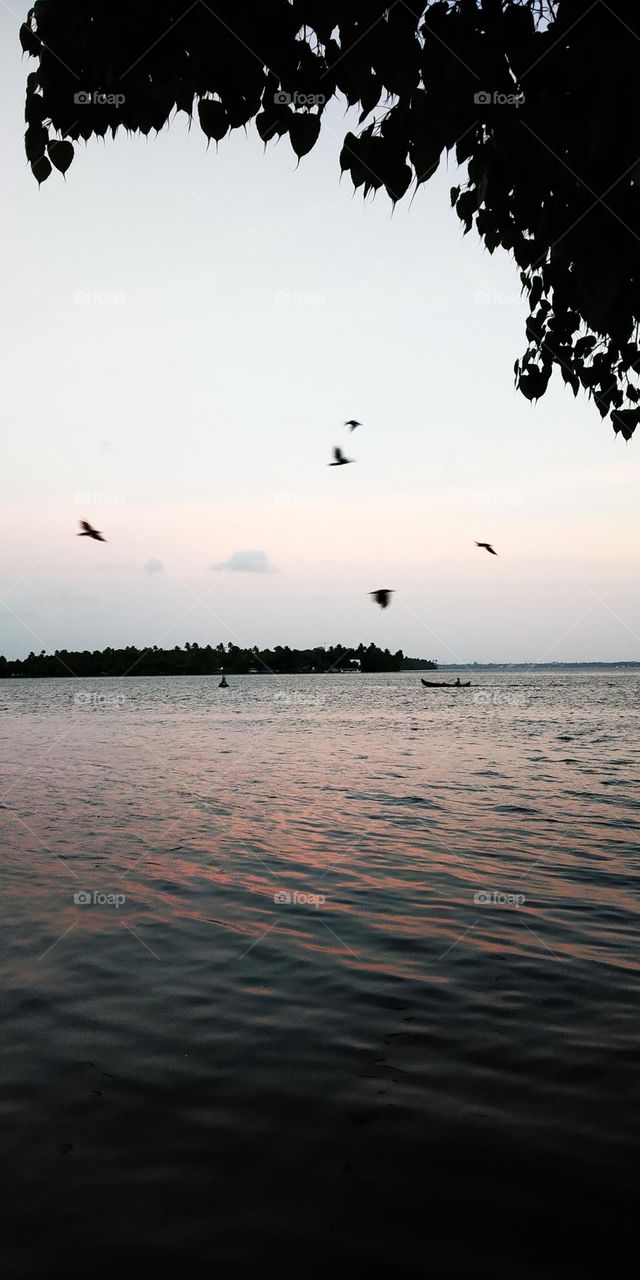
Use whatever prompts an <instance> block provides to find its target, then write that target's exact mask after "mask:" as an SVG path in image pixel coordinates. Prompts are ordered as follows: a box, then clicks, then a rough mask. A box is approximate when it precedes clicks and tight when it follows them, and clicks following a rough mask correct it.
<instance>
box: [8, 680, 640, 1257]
mask: <svg viewBox="0 0 640 1280" xmlns="http://www.w3.org/2000/svg"><path fill="white" fill-rule="evenodd" d="M428 674H429V673H427V675H428ZM460 674H461V678H462V679H469V678H471V679H473V680H474V685H473V687H472V688H469V689H460V690H455V691H450V690H446V689H434V690H428V689H424V688H423V687H422V686H421V683H420V676H419V674H417V673H416V674H414V673H404V674H398V675H395V674H390V675H388V674H385V675H377V676H376V675H329V676H308V677H306V676H303V677H294V676H290V677H275V676H274V677H271V676H245V677H232V678H231V680H230V684H231V687H230V688H229V690H227V691H224V690H219V689H218V687H217V679H216V678H195V677H194V678H185V677H183V678H176V679H135V678H130V679H123V680H115V679H114V680H109V679H103V680H96V681H89V680H66V679H65V680H58V681H53V680H39V681H23V680H15V679H13V680H5V681H3V682H1V683H0V745H1V755H2V762H3V764H2V785H1V787H0V824H1V827H2V842H3V852H2V860H1V863H0V904H1V908H2V919H3V928H2V953H1V960H0V964H1V973H2V991H3V997H2V1004H3V1014H2V1017H3V1051H2V1063H3V1065H2V1077H3V1084H2V1113H3V1122H2V1130H3V1139H4V1141H3V1145H4V1147H5V1153H6V1159H7V1161H8V1164H7V1168H8V1170H9V1173H10V1183H9V1185H8V1189H7V1187H5V1190H4V1192H3V1200H4V1208H5V1211H6V1210H8V1224H7V1226H6V1227H5V1228H4V1229H3V1244H4V1259H5V1265H4V1267H3V1274H5V1275H16V1276H18V1275H20V1276H29V1277H35V1276H40V1275H42V1276H44V1275H49V1274H50V1275H54V1274H65V1275H68V1276H76V1275H78V1276H80V1275H96V1274H100V1275H101V1274H103V1271H104V1274H105V1275H106V1274H112V1273H113V1270H114V1269H115V1268H116V1267H120V1266H121V1265H122V1260H126V1261H127V1262H128V1263H130V1264H131V1265H132V1266H134V1265H135V1266H138V1265H139V1266H142V1265H145V1266H148V1265H149V1264H151V1265H155V1264H156V1263H159V1262H161V1261H164V1263H165V1264H166V1265H174V1264H175V1265H176V1266H181V1267H182V1268H183V1270H184V1269H185V1268H188V1267H195V1266H198V1267H201V1266H202V1265H203V1264H205V1265H208V1266H209V1267H211V1266H212V1264H213V1265H215V1264H216V1263H219V1264H220V1265H222V1266H223V1267H226V1268H230V1267H235V1268H239V1269H240V1270H241V1271H242V1272H244V1270H245V1269H246V1270H248V1269H249V1267H251V1268H252V1269H255V1268H256V1267H257V1266H263V1265H267V1264H268V1266H269V1269H273V1267H274V1266H276V1265H277V1266H278V1268H279V1269H284V1270H285V1272H289V1271H291V1270H294V1269H295V1270H296V1271H301V1272H304V1273H306V1274H315V1273H316V1269H317V1270H318V1271H322V1270H323V1269H325V1268H326V1266H327V1265H328V1264H329V1261H330V1260H334V1259H336V1258H338V1257H340V1258H341V1259H342V1260H346V1261H349V1262H358V1263H360V1264H361V1265H364V1266H366V1267H367V1268H368V1270H369V1271H374V1272H375V1271H376V1270H377V1268H380V1269H383V1270H384V1271H385V1273H387V1274H389V1273H391V1269H394V1270H395V1274H403V1273H404V1272H405V1271H406V1272H407V1273H409V1272H415V1270H416V1268H420V1273H422V1272H425V1273H427V1274H432V1275H434V1276H447V1277H448V1276H452V1277H453V1276H459V1275H469V1276H474V1277H475V1276H483V1277H484V1276H487V1277H494V1276H497V1275H502V1274H505V1275H511V1276H518V1277H529V1276H531V1277H533V1276H536V1277H539V1276H540V1275H542V1274H544V1275H556V1274H557V1275H562V1276H565V1277H566V1276H573V1275H575V1276H576V1277H577V1276H584V1274H585V1265H586V1263H587V1261H588V1259H589V1257H591V1258H592V1260H593V1258H594V1257H595V1251H596V1249H597V1247H599V1243H600V1245H601V1246H602V1248H603V1250H605V1251H606V1240H607V1239H609V1240H610V1239H611V1238H612V1237H611V1233H612V1232H613V1233H614V1238H616V1239H619V1238H620V1236H621V1234H622V1233H623V1232H624V1230H625V1225H628V1223H629V1214H630V1213H631V1212H632V1211H633V1210H635V1208H636V1207H637V1195H638V1186H639V1184H638V1174H637V1168H638V1154H639V1146H640V1144H639V1137H640V1123H639V1115H640V1112H639V1108H638V1100H639V1089H638V1058H639V1054H638V1000H639V994H640V949H639V945H638V940H639V932H640V931H639V927H638V926H639V923H640V897H639V890H640V858H639V853H638V828H639V819H640V791H639V785H638V784H639V780H640V750H639V744H638V713H639V710H640V675H638V674H636V673H635V672H630V671H621V670H620V671H611V670H608V671H585V670H582V671H574V672H570V673H564V672H555V671H542V672H540V671H518V672H509V671H500V672H491V673H487V672H482V671H479V672H475V673H473V674H472V675H471V676H470V675H469V674H468V673H463V672H461V673H460ZM454 677H455V673H453V674H451V673H449V672H447V675H446V678H447V679H453V678H454ZM576 1205H577V1206H578V1209H577V1210H576V1209H575V1206H576ZM591 1205H594V1206H597V1212H596V1211H595V1210H592V1209H591V1207H590V1206H591ZM576 1212H577V1213H578V1219H576V1217H575V1216H574V1215H575V1213H576ZM34 1224H35V1225H34ZM558 1233H560V1238H561V1240H562V1241H563V1247H562V1248H559V1246H558V1243H557V1241H558ZM600 1237H601V1239H600ZM603 1256H606V1253H605V1255H603ZM56 1259H58V1260H62V1261H61V1263H60V1267H56V1265H54V1264H55V1261H56ZM63 1264H64V1265H63ZM223 1274H225V1272H223Z"/></svg>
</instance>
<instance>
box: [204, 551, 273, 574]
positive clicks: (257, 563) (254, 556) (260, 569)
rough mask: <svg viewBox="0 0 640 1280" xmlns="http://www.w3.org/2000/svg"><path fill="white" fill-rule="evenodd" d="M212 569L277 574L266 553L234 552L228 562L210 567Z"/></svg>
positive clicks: (224, 561)
mask: <svg viewBox="0 0 640 1280" xmlns="http://www.w3.org/2000/svg"><path fill="white" fill-rule="evenodd" d="M209 568H210V569H226V570H227V572H229V573H275V572H276V570H275V569H274V567H273V565H272V564H269V557H268V555H267V554H266V552H265V551H234V553H233V555H232V556H230V557H229V559H228V560H223V561H222V562H221V563H220V564H211V565H209Z"/></svg>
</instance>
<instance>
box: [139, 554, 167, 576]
mask: <svg viewBox="0 0 640 1280" xmlns="http://www.w3.org/2000/svg"><path fill="white" fill-rule="evenodd" d="M163 569H164V565H163V563H162V560H154V559H153V557H152V558H151V560H147V563H146V565H145V566H144V571H145V573H162V570H163Z"/></svg>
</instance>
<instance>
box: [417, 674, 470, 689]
mask: <svg viewBox="0 0 640 1280" xmlns="http://www.w3.org/2000/svg"><path fill="white" fill-rule="evenodd" d="M420 679H421V681H422V684H423V685H424V687H425V689H468V688H469V687H470V685H471V681H470V680H467V681H466V683H465V684H455V683H454V682H453V681H451V680H423V679H422V676H421V677H420Z"/></svg>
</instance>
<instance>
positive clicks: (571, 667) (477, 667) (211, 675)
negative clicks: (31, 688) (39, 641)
mask: <svg viewBox="0 0 640 1280" xmlns="http://www.w3.org/2000/svg"><path fill="white" fill-rule="evenodd" d="M436 669H437V670H438V671H439V672H445V671H446V672H451V671H466V672H478V673H480V672H482V671H497V672H500V671H504V672H513V671H559V672H561V671H634V670H640V661H639V662H635V661H634V662H472V663H456V664H454V663H443V664H439V665H438V667H437V668H436ZM421 670H424V668H421V667H410V668H408V667H405V668H404V669H401V670H398V669H397V668H396V669H387V670H380V671H375V670H369V671H364V672H363V671H361V670H360V668H358V667H352V668H347V667H334V668H332V669H331V668H328V669H326V670H324V671H300V670H291V671H267V670H264V669H263V670H261V671H259V670H255V671H230V670H229V669H227V670H226V671H225V672H224V674H225V675H227V676H230V677H233V678H237V677H238V676H252V677H261V678H267V679H268V678H269V677H270V676H275V677H276V678H278V679H279V678H280V677H282V676H348V675H417V674H418V673H419V672H420V671H421ZM432 670H433V668H432ZM222 674H223V672H222V670H221V669H220V670H218V671H200V672H198V671H135V670H132V671H124V672H117V671H113V672H108V671H100V672H87V673H85V674H81V673H78V674H74V673H72V672H69V673H66V672H64V671H60V672H59V673H55V674H54V673H51V672H41V673H37V674H36V673H28V672H7V673H3V672H1V671H0V680H141V679H145V680H161V679H166V680H175V679H176V678H183V677H184V678H189V679H192V680H204V679H211V680H213V679H217V678H218V677H219V676H221V675H222Z"/></svg>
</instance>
